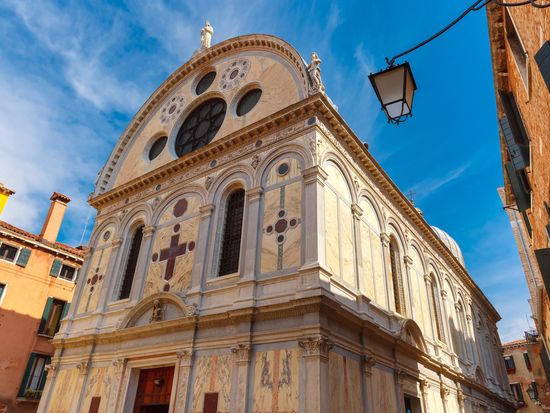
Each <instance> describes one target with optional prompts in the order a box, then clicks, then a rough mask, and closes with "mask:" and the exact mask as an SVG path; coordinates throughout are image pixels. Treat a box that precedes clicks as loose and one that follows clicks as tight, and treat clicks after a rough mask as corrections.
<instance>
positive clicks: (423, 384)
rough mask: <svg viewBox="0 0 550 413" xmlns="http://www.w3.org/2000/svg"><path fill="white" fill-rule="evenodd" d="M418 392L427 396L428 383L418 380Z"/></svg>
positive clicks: (424, 380)
mask: <svg viewBox="0 0 550 413" xmlns="http://www.w3.org/2000/svg"><path fill="white" fill-rule="evenodd" d="M420 390H421V391H422V393H424V394H426V395H427V394H428V392H429V391H430V382H429V381H428V380H426V379H422V380H420Z"/></svg>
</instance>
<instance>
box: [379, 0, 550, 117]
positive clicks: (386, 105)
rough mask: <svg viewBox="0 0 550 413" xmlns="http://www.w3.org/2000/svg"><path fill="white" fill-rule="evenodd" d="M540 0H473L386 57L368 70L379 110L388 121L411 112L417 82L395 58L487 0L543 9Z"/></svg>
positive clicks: (438, 33)
mask: <svg viewBox="0 0 550 413" xmlns="http://www.w3.org/2000/svg"><path fill="white" fill-rule="evenodd" d="M540 1H542V0H523V1H519V2H516V3H506V2H502V1H498V0H476V1H475V2H474V4H472V5H471V6H470V7H468V8H467V9H466V10H465V11H464V12H463V13H462V14H461V15H460V16H458V17H457V18H456V19H454V20H453V21H452V22H451V23H449V24H448V25H447V26H445V27H444V28H443V29H441V30H440V31H438V32H437V33H436V34H434V35H433V36H431V37H429V38H427V39H426V40H424V41H423V42H420V43H418V44H417V45H416V46H413V47H411V48H410V49H408V50H405V51H404V52H402V53H399V54H397V55H395V56H394V57H392V58H391V59H388V58H387V57H386V63H387V64H388V67H387V68H386V69H385V70H382V71H380V72H376V73H371V74H370V75H369V79H370V82H371V84H372V87H373V88H374V92H375V93H376V97H377V98H378V100H379V101H380V104H381V105H382V110H383V111H384V112H385V113H386V116H387V117H388V123H393V124H396V125H398V124H399V123H400V122H403V121H405V120H406V119H407V118H409V117H410V116H412V102H413V96H414V91H415V90H416V83H415V81H414V77H413V75H412V72H411V67H410V66H409V64H408V63H407V62H405V63H402V64H399V65H395V64H394V63H395V60H396V59H398V58H400V57H402V56H405V55H406V54H408V53H410V52H412V51H414V50H416V49H418V48H419V47H422V46H424V45H425V44H426V43H429V42H431V41H432V40H433V39H435V38H436V37H439V36H441V35H442V34H443V33H445V32H446V31H447V30H449V29H450V28H451V27H453V26H454V25H455V24H457V23H458V22H459V21H460V20H462V19H463V18H464V17H465V16H466V15H467V14H468V13H470V12H471V11H478V10H481V9H482V8H484V7H485V6H487V5H488V4H491V3H492V4H496V5H497V6H503V7H518V6H526V5H531V6H533V7H536V8H539V9H544V8H547V7H550V3H540Z"/></svg>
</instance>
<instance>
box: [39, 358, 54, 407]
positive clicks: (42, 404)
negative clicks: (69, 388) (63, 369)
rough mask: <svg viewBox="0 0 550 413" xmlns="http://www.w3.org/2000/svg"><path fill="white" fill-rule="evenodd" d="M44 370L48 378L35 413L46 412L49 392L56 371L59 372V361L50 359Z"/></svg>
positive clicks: (52, 387)
mask: <svg viewBox="0 0 550 413" xmlns="http://www.w3.org/2000/svg"><path fill="white" fill-rule="evenodd" d="M44 370H46V373H47V374H48V380H46V385H45V386H44V390H42V396H41V397H40V404H39V405H38V410H37V413H46V412H47V411H48V406H49V404H50V398H51V393H52V390H53V389H54V385H55V382H56V378H57V373H58V372H59V363H58V362H53V361H52V362H51V363H50V364H48V365H46V366H45V367H44Z"/></svg>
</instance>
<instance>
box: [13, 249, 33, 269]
mask: <svg viewBox="0 0 550 413" xmlns="http://www.w3.org/2000/svg"><path fill="white" fill-rule="evenodd" d="M30 256H31V250H30V249H28V248H21V251H19V257H17V262H16V264H17V265H19V266H20V267H26V266H27V263H28V262H29V257H30Z"/></svg>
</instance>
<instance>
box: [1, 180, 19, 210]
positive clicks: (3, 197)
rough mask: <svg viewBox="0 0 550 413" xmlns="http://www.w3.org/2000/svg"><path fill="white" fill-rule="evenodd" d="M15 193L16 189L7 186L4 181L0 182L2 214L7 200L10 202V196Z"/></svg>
mask: <svg viewBox="0 0 550 413" xmlns="http://www.w3.org/2000/svg"><path fill="white" fill-rule="evenodd" d="M13 194H15V191H12V190H11V189H9V188H8V187H7V186H5V185H4V184H3V183H2V182H0V214H1V213H2V210H3V209H4V206H5V205H6V202H8V198H9V197H10V195H13Z"/></svg>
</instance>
